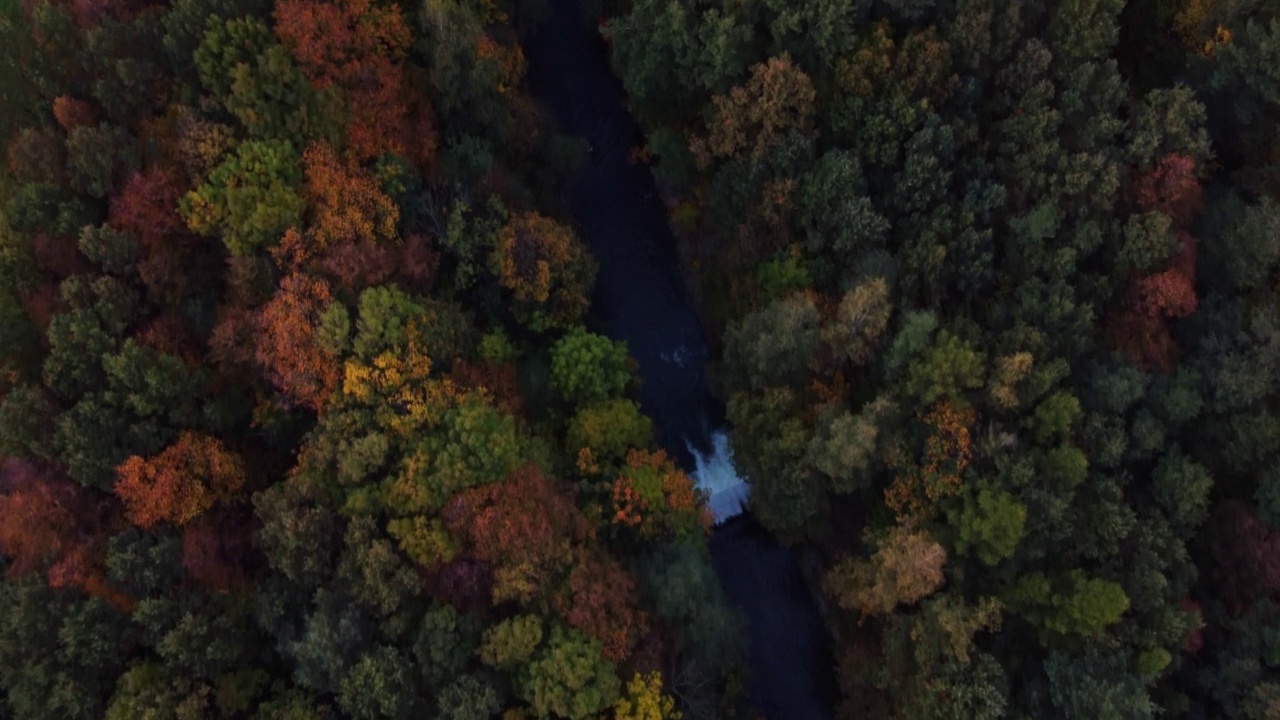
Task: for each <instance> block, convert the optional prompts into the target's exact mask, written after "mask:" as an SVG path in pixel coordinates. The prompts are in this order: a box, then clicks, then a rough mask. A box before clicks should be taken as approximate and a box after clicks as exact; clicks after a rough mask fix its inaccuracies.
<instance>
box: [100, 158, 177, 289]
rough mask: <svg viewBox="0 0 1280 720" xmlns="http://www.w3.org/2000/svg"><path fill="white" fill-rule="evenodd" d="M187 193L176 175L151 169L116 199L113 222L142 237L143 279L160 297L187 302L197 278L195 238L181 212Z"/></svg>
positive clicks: (137, 176) (137, 175)
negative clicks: (193, 244) (193, 276)
mask: <svg viewBox="0 0 1280 720" xmlns="http://www.w3.org/2000/svg"><path fill="white" fill-rule="evenodd" d="M185 192H186V188H184V187H183V185H182V184H181V183H180V182H179V181H178V180H177V179H176V177H175V175H174V173H172V172H170V171H168V170H164V169H161V168H158V167H151V168H147V169H146V170H143V171H141V172H137V173H134V174H133V175H132V176H130V178H129V179H128V180H127V181H126V182H125V184H124V187H122V188H121V189H120V192H119V193H117V194H116V196H115V197H113V198H112V199H111V209H110V213H109V214H108V216H107V218H108V219H107V222H108V224H110V225H111V227H113V228H115V229H116V230H120V231H122V232H128V233H131V234H132V235H133V236H134V237H136V238H138V241H139V243H140V245H141V250H142V257H141V259H140V260H139V261H138V275H139V276H140V277H141V278H142V282H143V283H144V284H145V285H146V286H147V288H148V289H149V290H150V291H151V292H152V293H153V294H155V295H157V296H158V297H166V298H169V299H176V298H178V297H181V296H182V295H183V294H184V293H185V292H186V289H187V287H188V285H189V284H190V282H191V281H190V278H191V277H192V275H193V274H194V273H193V271H192V269H191V268H192V265H193V264H194V263H193V261H194V260H195V256H194V255H193V252H192V250H193V248H192V241H193V238H192V237H191V235H190V234H189V233H188V232H187V225H186V223H185V222H183V220H182V218H181V216H179V215H178V211H177V207H178V199H179V198H181V197H182V195H183V194H184V193H185Z"/></svg>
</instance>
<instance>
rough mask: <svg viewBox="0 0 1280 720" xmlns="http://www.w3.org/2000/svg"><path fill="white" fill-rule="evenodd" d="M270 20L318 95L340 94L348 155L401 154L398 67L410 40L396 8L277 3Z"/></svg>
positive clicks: (405, 126) (350, 2)
mask: <svg viewBox="0 0 1280 720" xmlns="http://www.w3.org/2000/svg"><path fill="white" fill-rule="evenodd" d="M275 20H276V26H275V31H276V35H277V36H278V37H279V38H280V41H281V42H282V43H283V44H284V46H285V47H287V48H289V50H290V52H292V53H293V56H294V58H296V59H297V61H298V64H299V65H301V66H302V70H303V72H304V73H306V75H307V77H308V78H309V79H310V80H311V81H312V82H313V83H315V85H316V86H317V87H319V88H321V89H325V88H329V87H332V86H337V87H339V88H341V89H342V90H343V91H344V92H345V94H346V96H347V101H348V103H349V105H350V112H349V124H348V127H347V148H348V150H349V151H350V152H351V153H352V155H353V156H354V157H356V158H358V159H362V160H363V159H366V158H370V157H375V156H377V155H380V154H382V153H387V152H396V153H405V151H406V146H405V143H404V141H405V140H406V139H407V138H408V137H409V135H410V131H411V128H412V126H413V125H414V123H412V122H411V121H410V116H409V111H408V107H407V106H406V104H405V101H404V96H405V93H404V87H403V85H404V71H403V66H402V60H403V59H404V57H405V54H406V53H407V52H408V49H409V46H410V43H411V42H412V33H411V32H410V30H409V27H408V25H407V24H406V23H405V21H404V17H403V16H402V15H401V13H400V9H399V7H398V6H396V5H388V6H381V7H380V6H376V5H374V3H373V2H372V0H336V1H335V2H324V1H323V0H284V1H283V2H280V3H277V4H276V9H275ZM417 129H421V128H417ZM408 154H409V155H410V156H411V157H412V156H413V155H414V153H412V152H410V153H408Z"/></svg>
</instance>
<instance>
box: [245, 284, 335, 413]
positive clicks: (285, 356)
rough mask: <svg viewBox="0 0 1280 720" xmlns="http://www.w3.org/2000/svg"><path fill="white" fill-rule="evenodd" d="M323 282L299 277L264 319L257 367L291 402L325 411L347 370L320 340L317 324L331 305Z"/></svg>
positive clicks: (279, 295)
mask: <svg viewBox="0 0 1280 720" xmlns="http://www.w3.org/2000/svg"><path fill="white" fill-rule="evenodd" d="M331 299H332V298H331V296H330V294H329V286H328V284H327V283H325V282H324V281H323V280H319V279H317V278H314V277H311V276H309V275H304V274H301V273H295V274H292V275H289V276H288V277H286V278H285V279H284V280H282V281H281V282H280V289H279V290H278V291H277V292H276V294H275V297H273V298H272V299H271V302H269V303H267V304H266V306H264V307H263V308H262V310H261V312H260V313H259V315H258V322H257V326H258V347H257V361H258V363H259V364H260V365H261V366H262V367H263V368H264V369H265V370H266V372H267V376H268V377H269V378H270V379H271V381H272V382H273V383H274V384H275V385H276V387H278V388H280V390H281V391H282V392H284V394H285V396H286V397H287V398H288V400H289V401H290V402H293V403H296V404H298V405H303V406H306V407H309V408H312V409H314V410H319V409H321V408H322V407H324V404H325V402H326V400H327V399H328V397H329V395H330V393H332V392H333V390H334V389H335V388H336V387H337V385H338V380H339V379H340V377H341V368H340V367H339V365H338V363H337V361H336V359H335V358H334V357H333V356H332V355H330V354H329V353H328V352H326V351H325V350H324V348H322V347H321V346H320V344H319V341H318V340H317V338H316V323H317V322H318V321H319V316H320V313H321V312H323V310H324V308H325V306H326V305H327V304H328V303H329V301H330V300H331Z"/></svg>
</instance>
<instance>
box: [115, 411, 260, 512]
mask: <svg viewBox="0 0 1280 720" xmlns="http://www.w3.org/2000/svg"><path fill="white" fill-rule="evenodd" d="M116 473H117V475H118V479H117V481H116V486H115V491H116V494H117V495H118V496H120V499H121V500H123V501H124V506H125V516H126V517H128V518H129V521H130V522H132V523H133V524H135V525H137V526H139V527H141V528H144V529H150V528H152V527H155V526H156V525H158V524H160V523H165V522H167V523H172V524H174V525H178V526H182V525H186V524H187V523H189V522H191V521H192V520H194V519H195V518H196V517H198V516H199V515H200V514H201V513H203V512H204V511H206V510H208V509H209V508H211V507H213V505H214V503H215V502H219V501H224V500H227V499H229V498H230V497H231V496H232V495H233V494H234V493H235V492H236V491H237V490H239V489H240V486H241V485H243V484H244V479H245V476H244V466H243V464H242V463H241V461H240V458H239V456H237V455H235V454H234V453H231V452H229V451H228V450H227V449H226V448H225V447H224V446H223V444H222V441H221V440H218V439H217V438H214V437H210V436H208V435H199V434H196V433H192V432H184V433H182V434H181V435H179V437H178V440H177V442H175V443H174V444H172V445H170V446H169V447H167V448H165V449H164V450H163V451H162V452H161V453H160V454H159V455H156V456H155V457H153V458H149V459H146V458H142V457H139V456H137V455H134V456H132V457H130V458H129V459H128V460H125V461H124V462H123V463H121V465H120V467H119V468H117V469H116Z"/></svg>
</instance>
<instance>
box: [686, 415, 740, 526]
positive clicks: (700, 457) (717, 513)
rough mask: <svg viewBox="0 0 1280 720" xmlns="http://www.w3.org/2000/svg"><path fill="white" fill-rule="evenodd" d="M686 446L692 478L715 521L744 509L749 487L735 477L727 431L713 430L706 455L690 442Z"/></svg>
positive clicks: (718, 522)
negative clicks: (692, 466)
mask: <svg viewBox="0 0 1280 720" xmlns="http://www.w3.org/2000/svg"><path fill="white" fill-rule="evenodd" d="M688 447H689V452H691V453H693V460H694V471H693V481H694V483H696V484H697V486H698V487H699V488H702V489H703V490H704V491H706V493H707V496H708V497H707V507H708V508H709V509H710V510H711V516H712V517H713V518H714V519H715V522H716V524H717V525H719V524H720V523H722V522H724V521H725V520H728V519H729V518H731V517H733V516H734V515H737V514H739V513H741V512H742V511H743V510H745V509H746V506H747V498H748V497H750V495H751V486H750V485H748V484H747V481H745V480H743V479H742V478H740V477H738V471H737V469H735V468H734V467H733V448H732V447H730V445H729V435H728V433H726V432H725V431H724V430H717V431H715V432H714V433H712V434H711V454H709V455H704V454H702V453H700V452H698V449H697V448H695V447H694V446H693V445H692V444H689V445H688Z"/></svg>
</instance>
